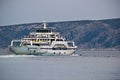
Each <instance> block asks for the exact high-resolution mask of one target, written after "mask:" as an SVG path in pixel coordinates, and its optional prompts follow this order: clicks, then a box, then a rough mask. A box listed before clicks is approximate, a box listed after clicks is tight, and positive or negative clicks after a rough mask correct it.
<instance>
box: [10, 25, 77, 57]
mask: <svg viewBox="0 0 120 80" xmlns="http://www.w3.org/2000/svg"><path fill="white" fill-rule="evenodd" d="M15 43H20V44H19V45H15ZM76 48H77V46H76V45H75V43H74V42H73V41H67V40H66V39H65V38H63V37H62V36H61V35H60V34H59V33H58V32H55V31H54V29H53V28H48V27H46V23H44V25H43V27H36V31H35V32H31V33H30V34H29V35H28V36H24V38H22V39H21V40H12V41H11V45H10V46H9V49H10V50H11V51H12V52H14V53H15V54H26V55H28V54H32V55H71V54H74V53H75V50H76Z"/></svg>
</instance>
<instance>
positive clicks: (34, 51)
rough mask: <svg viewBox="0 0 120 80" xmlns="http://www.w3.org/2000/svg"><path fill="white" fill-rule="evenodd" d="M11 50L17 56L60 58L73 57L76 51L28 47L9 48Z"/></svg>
mask: <svg viewBox="0 0 120 80" xmlns="http://www.w3.org/2000/svg"><path fill="white" fill-rule="evenodd" d="M9 49H10V50H11V51H12V52H13V53H15V54H17V55H41V56H59V55H61V56H62V55H72V54H74V53H75V50H72V49H71V50H52V49H40V48H39V47H35V46H34V47H33V46H31V47H28V46H9Z"/></svg>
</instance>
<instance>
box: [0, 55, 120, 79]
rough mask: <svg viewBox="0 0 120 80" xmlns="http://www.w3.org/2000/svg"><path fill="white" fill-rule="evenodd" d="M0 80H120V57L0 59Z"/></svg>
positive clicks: (23, 57)
mask: <svg viewBox="0 0 120 80" xmlns="http://www.w3.org/2000/svg"><path fill="white" fill-rule="evenodd" d="M0 80H120V57H81V56H56V57H55V56H48V57H45V56H44V57H41V56H14V55H13V56H0Z"/></svg>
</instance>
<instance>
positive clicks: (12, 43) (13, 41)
mask: <svg viewBox="0 0 120 80" xmlns="http://www.w3.org/2000/svg"><path fill="white" fill-rule="evenodd" d="M22 41H23V40H12V41H11V44H10V46H13V45H14V43H19V42H20V43H21V42H22Z"/></svg>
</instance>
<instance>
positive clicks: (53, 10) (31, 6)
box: [0, 0, 120, 26]
mask: <svg viewBox="0 0 120 80" xmlns="http://www.w3.org/2000/svg"><path fill="white" fill-rule="evenodd" d="M110 18H120V0H0V26H2V25H12V24H21V23H31V22H42V21H47V22H53V21H55V22H56V21H68V20H86V19H89V20H90V19H92V20H94V19H110Z"/></svg>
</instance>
